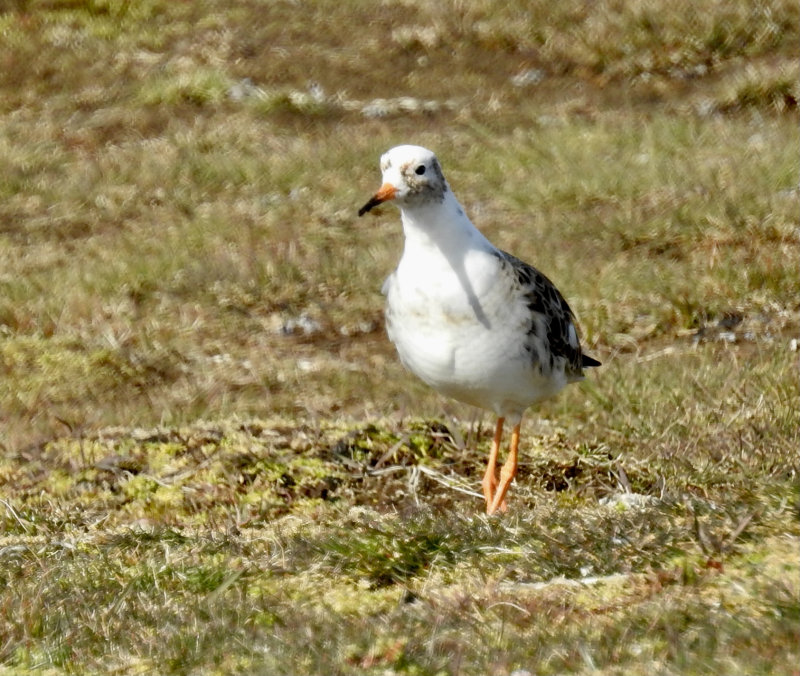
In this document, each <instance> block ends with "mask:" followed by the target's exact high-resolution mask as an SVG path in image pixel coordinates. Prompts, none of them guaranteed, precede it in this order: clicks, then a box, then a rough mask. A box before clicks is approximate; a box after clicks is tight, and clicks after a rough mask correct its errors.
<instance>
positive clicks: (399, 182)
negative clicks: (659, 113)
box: [358, 145, 448, 216]
mask: <svg viewBox="0 0 800 676" xmlns="http://www.w3.org/2000/svg"><path fill="white" fill-rule="evenodd" d="M381 172H382V174H383V185H381V187H380V189H379V190H378V192H376V193H375V194H374V195H373V196H372V198H371V199H370V200H369V202H367V203H366V204H365V205H364V206H363V207H361V208H360V209H359V210H358V215H359V216H363V215H364V214H365V213H367V212H368V211H370V210H371V209H372V208H373V207H376V206H377V205H379V204H381V203H382V202H386V201H388V200H394V202H395V204H397V206H399V207H401V208H402V207H415V206H419V205H422V204H425V203H426V202H433V201H437V202H441V201H442V200H443V199H444V195H445V193H446V192H447V190H448V186H447V181H446V180H445V178H444V174H442V169H441V167H440V166H439V160H437V159H436V155H434V154H433V153H432V152H431V151H430V150H428V149H427V148H422V147H421V146H409V145H405V146H396V147H394V148H392V149H391V150H388V151H387V152H385V153H384V154H383V155H382V156H381Z"/></svg>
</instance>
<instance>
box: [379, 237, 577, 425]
mask: <svg viewBox="0 0 800 676" xmlns="http://www.w3.org/2000/svg"><path fill="white" fill-rule="evenodd" d="M481 244H482V243H481ZM515 288H516V286H515V284H514V283H513V280H512V279H510V278H509V276H508V271H507V269H506V268H503V266H501V265H500V262H499V259H498V258H497V256H496V254H495V253H494V250H493V248H492V249H487V248H486V247H485V246H483V245H481V246H477V247H474V248H469V249H468V250H466V251H462V252H459V255H457V256H453V255H450V256H448V253H447V252H443V251H441V250H440V249H436V248H430V247H427V248H426V249H425V250H424V251H422V252H420V251H414V250H412V251H409V250H408V249H407V250H406V251H405V252H404V256H403V258H402V259H401V261H400V264H399V265H398V268H397V270H396V271H395V272H394V274H392V276H390V277H389V279H387V280H386V284H385V286H384V290H385V292H386V295H387V309H386V323H387V330H388V334H389V338H390V339H391V340H392V342H393V343H394V344H395V346H396V347H397V351H398V353H399V355H400V358H401V360H402V362H403V364H404V365H405V366H406V367H407V368H408V369H409V370H410V371H412V372H413V373H414V374H416V375H417V376H418V377H419V378H421V379H422V380H424V381H425V382H426V383H428V384H429V385H431V386H432V387H434V388H435V389H437V390H439V391H440V392H442V393H443V394H446V395H448V396H451V397H453V398H455V399H459V400H461V401H464V402H466V403H469V404H473V405H476V406H480V407H483V408H487V409H490V410H493V411H495V413H497V414H498V415H504V416H506V417H514V416H517V415H521V414H522V411H524V409H525V408H527V407H528V406H530V405H531V404H532V403H534V402H535V401H538V400H539V399H542V398H545V397H548V396H551V395H553V394H555V393H556V392H557V391H558V390H560V389H561V388H562V387H563V386H564V385H565V384H566V380H565V378H564V376H563V372H562V373H560V374H559V373H558V372H555V373H549V372H548V373H547V374H546V375H543V374H542V372H541V371H540V369H539V368H538V365H537V364H536V362H535V360H534V359H533V358H532V355H531V352H530V341H529V340H528V336H527V332H528V330H529V328H530V321H531V315H530V311H529V309H528V308H527V306H526V303H525V299H524V298H523V297H522V296H521V295H520V294H518V293H515Z"/></svg>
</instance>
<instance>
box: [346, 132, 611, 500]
mask: <svg viewBox="0 0 800 676" xmlns="http://www.w3.org/2000/svg"><path fill="white" fill-rule="evenodd" d="M380 169H381V173H382V185H381V187H380V188H379V189H378V191H377V192H376V193H375V194H374V195H373V196H372V197H371V198H370V199H369V201H367V203H366V204H364V206H362V207H361V208H360V209H359V210H358V215H359V216H363V215H364V214H366V213H367V212H369V211H371V210H372V209H373V208H375V207H376V206H378V205H379V204H382V203H384V202H391V203H393V204H395V205H396V206H397V207H399V208H400V219H401V222H402V225H403V234H404V246H403V252H402V255H401V257H400V261H399V263H398V264H397V268H396V269H395V270H394V272H392V273H391V274H390V275H389V277H388V278H387V279H386V281H385V282H384V285H383V288H382V291H383V294H384V295H385V296H386V309H385V320H386V330H387V334H388V336H389V339H390V340H391V341H392V342H393V343H394V345H395V347H396V348H397V352H398V355H399V357H400V361H401V362H402V363H403V365H404V366H405V367H406V368H407V369H408V370H409V371H411V372H412V373H413V374H415V375H416V376H418V377H419V378H420V379H421V380H423V381H424V382H425V383H427V384H428V385H430V386H431V387H432V388H433V389H435V390H437V391H438V392H440V393H442V394H444V395H446V396H449V397H452V398H453V399H456V400H458V401H461V402H465V403H467V404H471V405H473V406H477V407H479V408H483V409H487V410H489V411H492V412H493V413H494V414H495V415H496V416H497V423H496V425H495V431H494V438H493V440H492V445H491V450H490V453H489V461H488V463H487V467H486V471H485V474H484V476H483V480H482V482H481V485H482V489H483V496H484V500H485V502H486V513H487V514H489V515H492V514H495V513H496V512H497V511H498V510H499V511H501V512H505V511H506V510H507V502H506V495H507V493H508V489H509V486H510V485H511V482H512V481H513V479H514V476H515V474H516V471H517V466H518V455H519V444H520V426H521V422H522V416H523V413H524V412H525V411H526V410H527V409H528V408H529V407H530V406H531V405H533V404H535V403H537V402H539V401H541V400H543V399H546V398H548V397H552V396H554V395H555V394H556V393H558V392H559V391H560V390H561V389H562V388H563V387H564V386H565V385H567V384H568V383H573V382H577V381H580V380H583V379H584V372H583V369H585V368H588V367H595V366H600V362H599V361H597V360H596V359H594V358H592V357H590V356H588V355H585V354H583V352H582V350H581V345H580V341H579V338H578V331H577V328H576V325H575V316H574V314H573V312H572V310H571V309H570V307H569V305H567V302H566V300H564V297H563V296H562V295H561V293H560V292H559V291H558V289H556V287H555V285H554V284H553V283H552V282H551V281H550V280H549V279H548V278H547V277H546V276H545V275H543V274H542V273H541V272H539V271H538V270H536V269H535V268H534V267H532V266H530V265H528V264H527V263H524V262H523V261H521V260H520V259H519V258H516V257H515V256H512V255H511V254H509V253H506V252H505V251H502V250H500V249H498V248H497V247H495V246H494V245H493V244H492V243H491V242H490V241H489V240H488V239H487V238H486V237H485V236H484V235H483V234H482V233H481V232H480V231H479V230H478V229H477V228H476V227H475V226H474V225H473V224H472V221H471V220H470V219H469V217H468V216H467V215H466V213H465V211H464V208H463V207H462V206H461V204H460V203H459V202H458V200H457V199H456V197H455V195H454V194H453V192H452V190H451V189H450V186H449V184H448V182H447V180H446V179H445V177H444V174H443V173H442V168H441V165H440V163H439V160H438V159H437V157H436V155H435V154H434V153H433V152H432V151H430V150H428V149H427V148H423V147H421V146H416V145H399V146H396V147H394V148H391V149H390V150H388V151H387V152H386V153H384V154H383V155H382V156H381V159H380ZM506 422H508V423H509V425H511V427H512V433H511V439H510V442H509V449H508V456H507V459H506V461H505V463H504V464H503V466H502V467H501V469H500V471H499V476H498V472H497V463H498V456H499V453H500V448H501V445H502V440H503V428H504V425H505V424H506Z"/></svg>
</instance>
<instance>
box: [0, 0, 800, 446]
mask: <svg viewBox="0 0 800 676" xmlns="http://www.w3.org/2000/svg"><path fill="white" fill-rule="evenodd" d="M799 26H800V8H799V7H798V5H797V3H796V2H794V0H771V1H769V2H752V1H751V0H733V1H731V0H703V2H672V1H667V0H639V1H635V2H619V1H616V0H598V1H595V2H588V1H585V0H569V1H566V2H559V3H551V2H545V1H543V0H542V1H534V2H529V1H527V0H526V1H525V2H522V1H519V2H514V1H512V2H506V1H503V2H499V1H496V2H495V1H493V0H476V1H475V2H462V1H457V0H452V1H449V2H440V3H431V2H424V1H421V0H419V1H414V0H406V1H400V2H389V1H386V2H366V1H357V0H344V1H339V0H336V1H333V0H330V1H329V0H319V1H317V2H296V1H289V0H285V1H284V0H276V1H274V2H259V1H255V0H253V1H244V2H236V3H226V2H213V1H209V0H207V1H202V2H172V1H167V0H141V1H137V2H130V1H125V0H93V1H89V0H61V1H59V0H41V1H37V0H17V1H16V2H9V1H4V2H3V3H2V5H0V34H1V35H2V41H0V157H2V164H3V170H2V172H1V173H0V290H1V292H0V369H2V372H1V374H0V376H1V377H0V419H1V420H2V425H3V429H4V430H5V438H4V442H3V443H4V444H6V445H7V446H8V447H16V446H19V445H20V444H22V445H25V444H29V443H34V442H37V441H41V440H42V439H46V438H49V437H51V436H53V435H57V434H63V433H68V432H75V433H77V432H79V431H81V430H88V429H94V428H98V427H100V426H104V425H110V424H125V425H143V426H148V425H155V424H160V423H163V424H177V423H180V422H185V421H191V420H195V419H199V418H207V419H208V418H211V419H214V418H220V417H224V416H227V415H231V414H234V413H235V414H238V415H243V416H247V415H254V416H264V417H269V416H273V415H277V416H289V417H291V418H293V419H318V418H320V417H323V418H324V417H331V416H334V417H335V416H344V417H349V418H355V419H364V418H370V417H377V416H396V415H400V416H402V415H404V414H407V413H411V412H413V413H415V414H420V415H442V414H444V415H448V416H449V415H452V416H456V417H462V418H469V417H470V416H473V417H474V416H475V415H476V414H475V413H474V412H472V411H471V410H470V409H466V408H461V407H459V406H458V405H456V404H453V403H449V402H445V401H443V400H442V399H441V398H439V397H437V396H436V395H434V394H432V393H430V392H429V391H428V390H427V389H426V388H425V387H424V386H422V385H421V384H419V383H417V382H416V381H415V379H414V378H413V377H411V376H410V375H409V374H406V373H405V372H404V371H403V369H402V367H401V366H400V365H399V364H398V362H397V359H396V357H395V356H394V350H393V348H392V347H391V345H390V344H389V343H388V341H387V339H386V337H385V334H384V330H383V317H382V304H383V299H382V297H381V295H380V292H379V290H380V287H381V284H382V281H383V279H384V278H385V276H386V275H387V274H389V272H390V271H391V270H392V269H393V267H394V265H395V263H396V261H397V259H398V258H399V255H400V251H401V246H402V235H401V231H400V225H399V218H398V214H397V212H396V210H394V209H392V208H390V207H387V208H384V209H383V210H382V211H381V212H380V213H377V214H376V215H370V217H367V218H363V219H358V218H357V217H356V210H357V208H358V206H360V205H361V204H362V203H363V202H364V201H365V200H366V199H367V198H368V197H369V196H370V195H371V194H372V192H373V191H374V190H375V189H376V187H377V186H378V184H379V181H380V175H379V171H378V158H379V156H380V154H381V153H382V152H383V151H385V150H386V149H387V148H389V147H391V146H393V145H396V144H399V143H416V144H420V145H425V146H427V147H430V148H431V149H433V150H434V151H435V152H437V154H438V155H439V157H440V159H441V161H442V163H443V165H444V169H445V172H446V174H447V176H448V178H449V180H450V183H451V185H452V187H453V189H454V191H455V192H456V194H457V196H458V197H459V199H460V200H461V201H462V203H463V204H464V205H465V207H466V208H467V211H468V213H470V214H471V216H472V218H473V220H474V221H475V222H476V224H477V225H478V227H480V228H481V229H482V230H483V231H484V232H485V233H486V234H487V235H488V236H489V238H490V239H492V240H493V241H494V242H495V243H496V244H497V245H498V246H500V247H501V248H504V249H506V250H509V251H512V252H513V253H514V254H515V255H517V256H519V257H521V258H523V259H525V260H527V261H529V262H531V263H533V264H534V265H536V266H537V267H539V268H540V269H541V270H542V271H544V272H545V273H546V274H547V275H548V276H550V277H551V278H552V279H553V280H554V281H555V282H556V283H557V285H558V286H559V288H560V289H561V290H562V292H563V293H564V294H565V296H566V297H567V298H568V299H569V301H570V303H571V305H572V306H573V309H574V310H575V311H576V313H577V314H578V316H579V320H580V324H581V327H582V332H583V340H584V342H585V343H586V344H587V346H588V352H589V353H591V354H594V355H596V356H598V357H599V358H600V359H601V360H603V361H604V362H606V363H613V361H614V360H615V359H625V358H630V355H634V357H635V358H640V357H641V356H642V355H646V354H651V353H660V351H663V350H665V349H671V347H674V346H675V345H680V346H683V347H685V346H692V345H694V344H698V343H700V342H703V341H711V342H721V343H726V344H729V345H734V346H736V347H737V348H739V349H741V350H742V353H741V354H742V357H743V359H746V358H747V355H748V354H750V353H751V351H752V349H753V346H757V345H764V344H765V342H766V343H768V342H769V341H778V342H780V343H781V344H782V345H785V344H786V343H787V341H789V340H790V339H791V337H792V336H794V337H796V336H797V333H798V288H800V266H798V255H797V252H798V244H799V243H800V234H799V232H800V231H798V221H797V215H798V208H797V190H796V187H797V149H798V125H797V121H798V116H797V95H798V61H797V58H796V57H797V54H796V52H797V45H798V39H799V37H798V32H799V30H800V29H799V28H798V27H799ZM570 396H572V395H568V397H570ZM584 400H585V395H583V396H578V395H574V398H568V399H567V400H566V403H562V404H552V406H562V407H564V406H569V407H571V409H572V410H573V411H577V412H576V413H575V415H577V416H579V417H580V415H581V413H580V411H581V410H583V409H582V407H584V406H585V405H587V404H584V403H582V402H583V401H584ZM588 405H591V402H590V403H589V404H588ZM547 406H551V405H550V404H548V405H547ZM548 410H550V409H547V408H545V414H546V413H547V412H548Z"/></svg>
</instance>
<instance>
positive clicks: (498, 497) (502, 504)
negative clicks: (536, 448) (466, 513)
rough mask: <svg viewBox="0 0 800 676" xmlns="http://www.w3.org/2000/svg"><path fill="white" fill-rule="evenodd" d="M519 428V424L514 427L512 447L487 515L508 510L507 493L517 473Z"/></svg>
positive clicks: (501, 471)
mask: <svg viewBox="0 0 800 676" xmlns="http://www.w3.org/2000/svg"><path fill="white" fill-rule="evenodd" d="M519 426H520V424H519V423H517V425H516V426H515V427H514V430H513V431H512V432H511V445H510V446H509V449H508V460H506V464H505V465H503V468H502V469H501V470H500V482H499V484H498V485H497V491H496V492H495V494H494V497H493V498H492V504H491V505H490V506H489V507H487V509H486V513H487V514H494V513H495V512H496V511H497V510H498V509H499V510H501V511H505V509H506V500H505V498H506V493H508V487H509V486H510V485H511V482H512V481H513V479H514V475H515V474H516V473H517V451H518V450H519Z"/></svg>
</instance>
